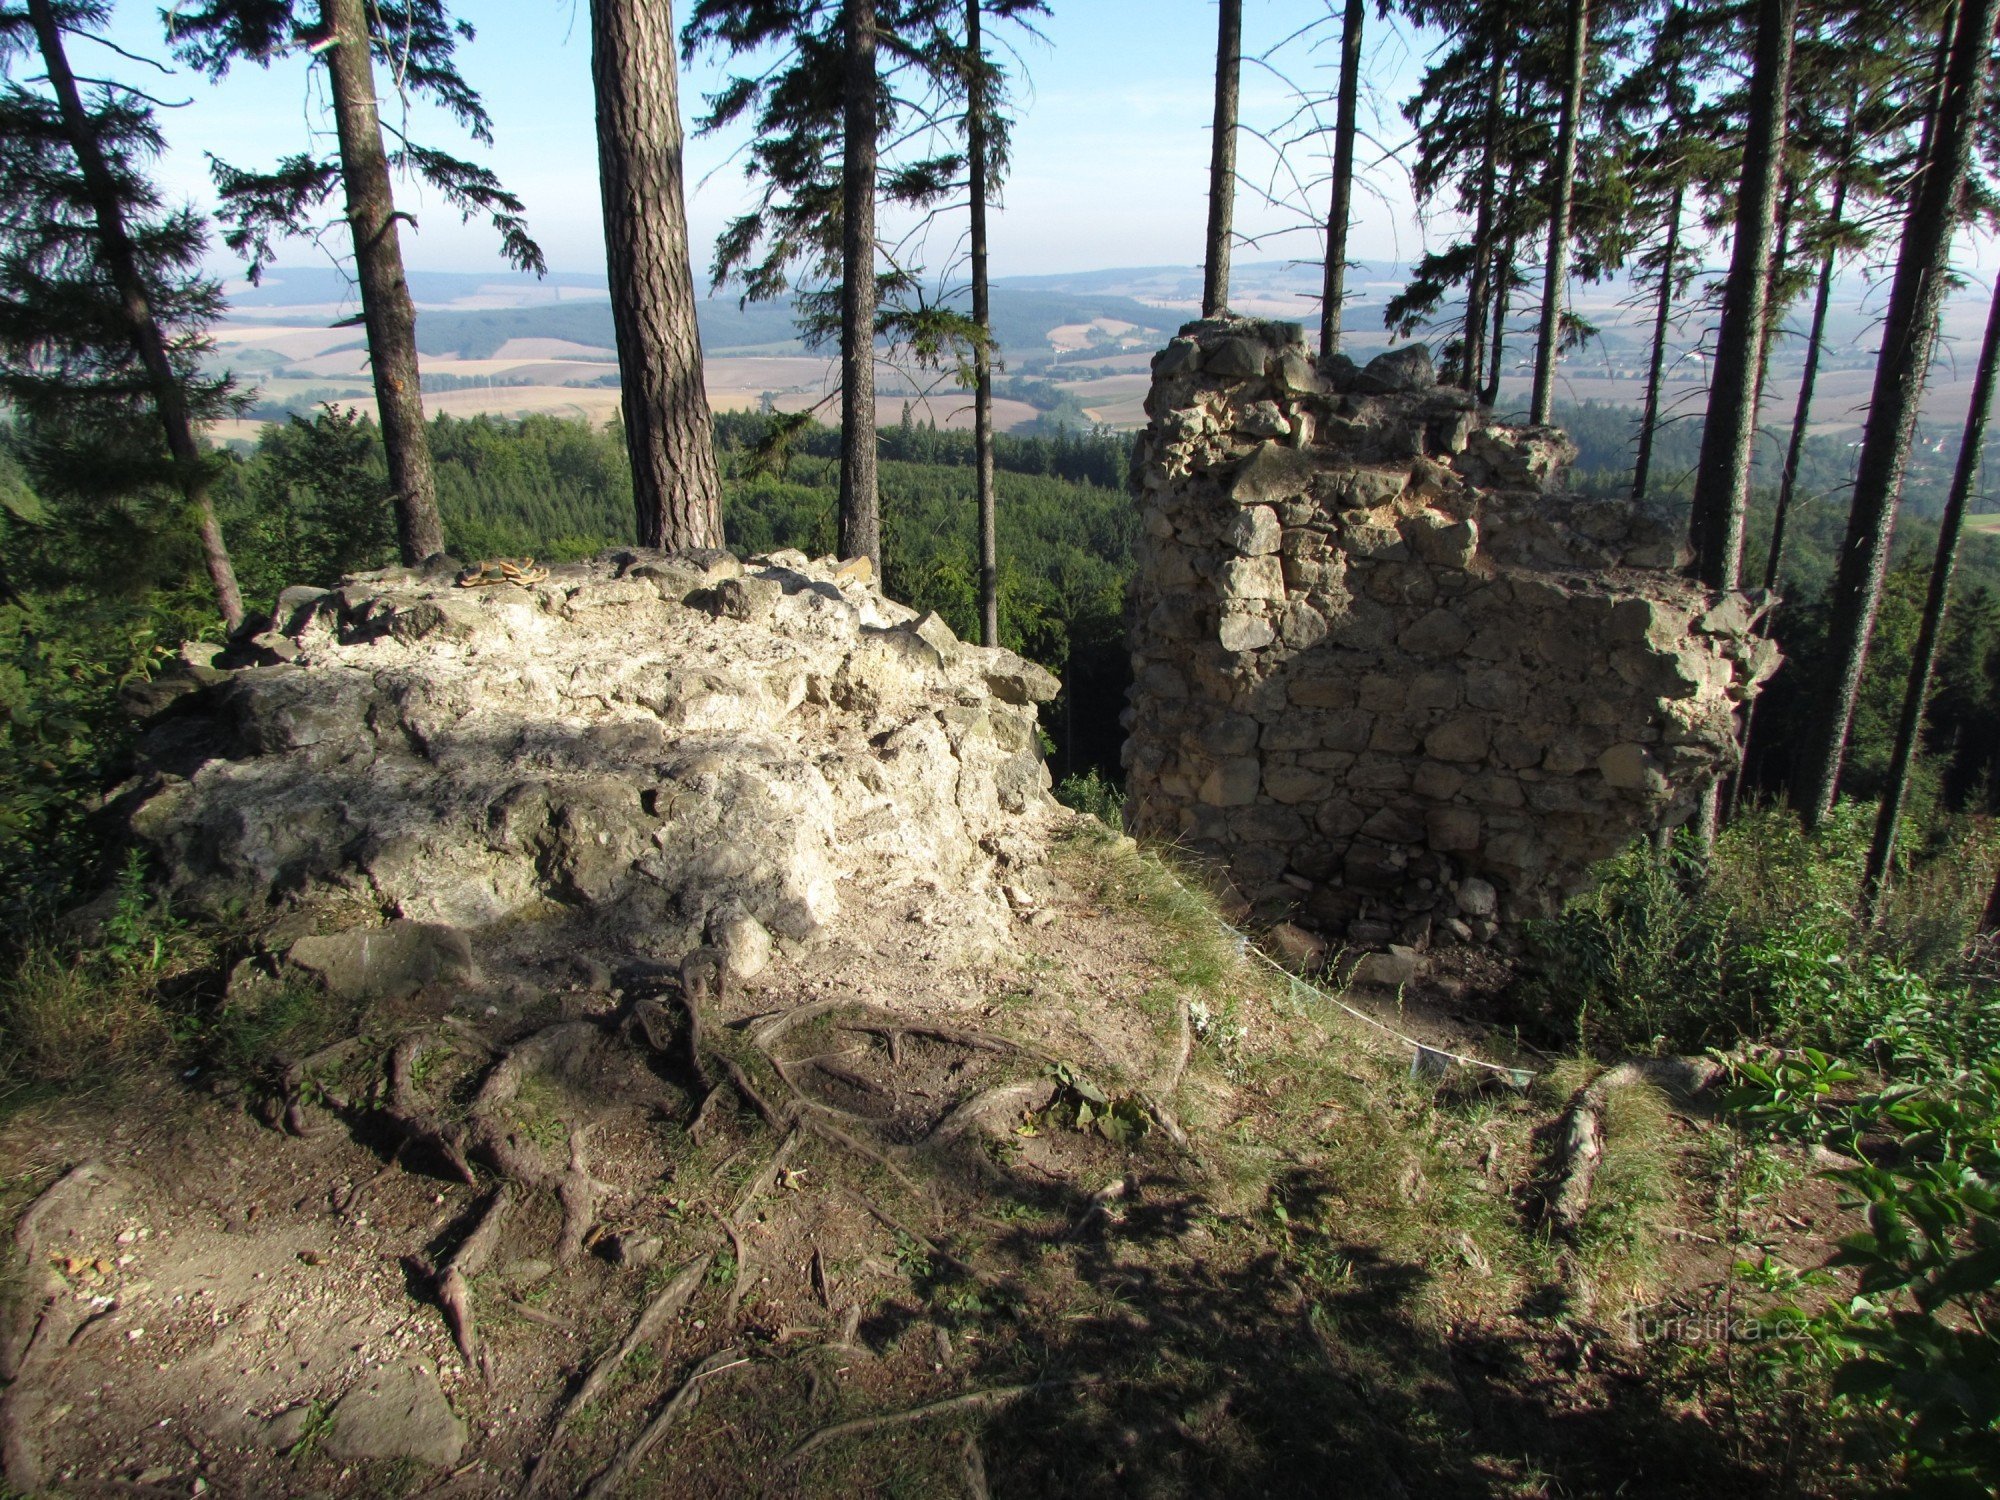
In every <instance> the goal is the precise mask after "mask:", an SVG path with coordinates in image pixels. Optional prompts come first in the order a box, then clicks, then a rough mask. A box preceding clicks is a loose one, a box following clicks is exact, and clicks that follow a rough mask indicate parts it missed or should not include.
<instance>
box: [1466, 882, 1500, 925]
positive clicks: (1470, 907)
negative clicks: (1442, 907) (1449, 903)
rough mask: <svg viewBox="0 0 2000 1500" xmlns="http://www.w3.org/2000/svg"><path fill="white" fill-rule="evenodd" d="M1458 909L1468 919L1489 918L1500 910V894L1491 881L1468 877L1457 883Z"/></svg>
mask: <svg viewBox="0 0 2000 1500" xmlns="http://www.w3.org/2000/svg"><path fill="white" fill-rule="evenodd" d="M1458 909H1459V910H1460V911H1461V912H1463V913H1464V914H1465V915H1466V916H1468V917H1491V916H1493V915H1494V914H1496V913H1497V912H1498V911H1499V910H1500V893H1499V892H1498V891H1497V890H1495V889H1494V888H1493V884H1492V882H1491V881H1487V880H1482V879H1480V878H1479V877H1478V876H1477V875H1468V876H1466V877H1465V879H1463V880H1461V881H1460V882H1459V883H1458Z"/></svg>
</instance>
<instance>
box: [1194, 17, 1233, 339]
mask: <svg viewBox="0 0 2000 1500" xmlns="http://www.w3.org/2000/svg"><path fill="white" fill-rule="evenodd" d="M1217 11H1218V15H1217V21H1216V39H1215V123H1214V128H1213V133H1212V135H1211V137H1210V140H1209V153H1208V233H1207V237H1206V239H1205V241H1204V246H1205V248H1204V251H1203V254H1202V270H1201V315H1202V316H1203V317H1204V318H1219V317H1222V316H1224V315H1225V314H1226V313H1227V312H1228V311H1229V257H1230V251H1231V249H1232V248H1233V238H1232V237H1233V235H1234V233H1235V230H1234V227H1233V226H1234V224H1235V221H1236V117H1237V112H1238V107H1239V106H1238V100H1239V98H1240V95H1241V91H1242V81H1243V0H1221V3H1220V5H1219V6H1218V7H1217Z"/></svg>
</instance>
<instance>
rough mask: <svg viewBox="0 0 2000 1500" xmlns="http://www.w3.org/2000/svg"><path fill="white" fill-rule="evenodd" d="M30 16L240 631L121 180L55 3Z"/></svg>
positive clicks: (183, 400) (205, 553)
mask: <svg viewBox="0 0 2000 1500" xmlns="http://www.w3.org/2000/svg"><path fill="white" fill-rule="evenodd" d="M28 15H29V19H30V20H31V22H32V23H33V25H34V29H35V41H36V44H37V46H38V47H39V48H40V51H41V54H42V66H43V67H44V68H45V69H47V71H48V76H49V86H50V87H51V88H52V89H53V90H54V91H55V96H56V108H57V109H58V110H59V111H60V112H61V115H62V122H63V134H64V135H65V136H67V137H68V138H69V144H70V149H71V150H72V151H73V152H75V153H76V165H77V170H78V172H79V173H80V174H81V175H82V177H83V187H84V193H85V195H86V196H87V197H88V199H89V200H90V211H91V214H92V216H93V217H94V218H95V219H96V221H97V243H98V248H99V250H100V251H101V253H102V254H103V256H104V266H105V270H106V271H107V272H108V273H109V274H110V277H111V284H112V286H113V288H114V289H115V290H116V291H117V293H118V305H119V310H120V312H121V313H122V314H123V316H124V321H125V331H126V333H127V335H128V336H129V337H130V338H131V340H132V347H133V349H134V351H135V352H136V353H137V354H138V356H139V363H140V364H141V365H143V366H144V367H145V371H146V381H147V383H148V384H149V385H150V386H151V387H152V394H153V409H154V411H155V412H156V413H157V414H158V416H159V419H160V426H161V428H162V429H163V430H164V431H165V434H166V439H167V454H168V456H169V457H170V458H172V460H173V465H174V480H175V484H176V485H177V487H178V488H179V489H180V492H181V495H182V497H183V498H184V499H185V500H186V501H187V503H188V507H189V508H190V509H191V510H192V511H193V512H194V514H195V529H196V530H197V531H198V532H199V533H200V536H201V555H202V560H203V562H204V563H205V564H206V565H207V568H208V579H209V582H210V584H211V585H213V587H214V589H215V603H216V607H217V609H218V610H220V611H221V614H222V619H223V623H224V624H226V625H227V626H228V627H229V628H230V629H231V630H234V629H235V628H236V627H237V626H239V625H241V624H242V623H243V595H242V593H241V592H240V591H239V590H238V589H237V586H236V569H235V567H234V566H233V565H232V564H231V562H230V560H229V549H228V548H227V547H225V546H224V545H223V542H222V526H221V524H220V523H219V522H218V521H217V520H216V518H215V501H214V498H213V496H212V495H211V494H210V492H209V475H208V465H207V463H206V462H204V460H203V458H202V453H201V444H200V443H199V442H198V441H197V440H196V438H195V432H194V418H193V414H192V413H191V412H190V411H189V409H188V400H187V390H186V388H185V387H184V386H183V385H182V384H181V380H180V377H179V376H178V375H177V374H176V373H175V372H174V365H173V360H172V358H171V356H169V354H168V353H167V340H166V336H165V335H164V334H163V333H161V332H160V324H159V320H158V319H157V318H156V317H154V316H153V304H152V298H151V297H150V296H149V295H148V293H147V291H146V278H145V275H144V273H143V272H142V271H141V270H140V269H139V256H138V252H137V250H136V249H135V248H134V247H133V244H132V236H131V232H130V231H129V230H128V229H127V228H126V227H125V209H124V202H123V199H122V198H121V196H120V194H119V191H118V182H117V179H116V178H115V177H114V176H113V174H112V171H111V166H110V163H108V162H107V161H106V160H105V159H104V151H103V148H102V147H100V146H99V145H98V141H97V132H96V130H95V128H94V127H93V126H92V124H91V121H90V116H89V114H88V112H87V111H86V110H85V109H84V107H83V97H82V95H81V94H80V93H79V92H78V90H77V86H76V74H75V73H74V72H73V71H71V69H70V65H69V56H68V54H67V53H66V52H64V50H63V43H62V27H61V25H60V24H59V23H58V22H57V19H56V14H55V10H54V7H53V6H52V5H51V4H50V0H28Z"/></svg>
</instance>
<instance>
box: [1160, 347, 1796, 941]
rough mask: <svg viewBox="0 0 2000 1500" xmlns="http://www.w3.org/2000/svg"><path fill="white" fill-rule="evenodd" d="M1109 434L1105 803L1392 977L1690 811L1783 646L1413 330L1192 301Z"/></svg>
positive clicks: (1535, 904)
mask: <svg viewBox="0 0 2000 1500" xmlns="http://www.w3.org/2000/svg"><path fill="white" fill-rule="evenodd" d="M1146 411H1147V414H1148V416H1149V417H1150V418H1151V423H1150V425H1149V426H1148V428H1147V430H1146V433H1145V435H1144V438H1143V440H1142V441H1141V443H1140V445H1139V448H1138V451H1137V453H1136V455H1135V458H1134V467H1133V483H1134V486H1135V488H1136V490H1137V492H1138V496H1139V501H1140V508H1141V513H1142V517H1143V532H1144V534H1143V539H1142V541H1141V544H1140V549H1139V576H1138V581H1137V583H1136V585H1135V590H1134V598H1133V602H1132V620H1131V625H1132V643H1133V670H1134V676H1135V682H1134V685H1133V687H1132V689H1131V694H1130V696H1131V707H1130V709H1129V710H1128V712H1127V715H1126V720H1125V723H1126V727H1127V730H1128V733H1129V736H1130V738H1129V739H1128V741H1127V743H1126V747H1125V761H1126V767H1127V771H1128V775H1129V782H1128V790H1129V795H1130V801H1129V803H1128V809H1127V817H1128V820H1129V822H1130V825H1131V827H1132V831H1133V832H1134V833H1135V834H1138V835H1140V836H1142V837H1150V838H1154V839H1160V840H1167V841H1172V842H1175V843H1177V844H1179V845H1180V846H1181V847H1182V848H1184V849H1185V850H1187V851H1188V852H1190V853H1191V854H1193V855H1195V856H1197V857H1198V858H1201V859H1204V860H1207V861H1213V862H1215V863H1216V864H1218V865H1219V866H1220V867H1221V870H1222V871H1223V872H1226V876H1227V879H1228V881H1229V882H1231V883H1232V884H1233V886H1234V891H1233V892H1231V893H1226V894H1229V895H1230V896H1231V897H1232V904H1233V905H1234V906H1235V908H1236V910H1237V911H1238V912H1239V913H1241V914H1246V915H1249V916H1250V917H1251V918H1252V919H1254V920H1255V921H1258V922H1260V923H1277V922H1281V921H1287V920H1289V921H1291V922H1293V923H1295V924H1297V925H1299V926H1302V927H1304V928H1307V929H1310V930H1311V931H1312V932H1316V933H1318V934H1321V935H1323V936H1324V937H1325V938H1326V939H1327V940H1329V941H1331V942H1333V943H1335V944H1339V945H1345V946H1348V947H1352V948H1361V949H1368V950H1377V951H1378V952H1379V951H1380V950H1383V949H1389V950H1391V951H1390V954H1389V955H1388V960H1387V961H1386V962H1384V961H1382V960H1364V962H1365V963H1371V962H1372V963H1373V964H1374V966H1375V967H1376V968H1377V969H1379V970H1380V972H1381V974H1382V975H1383V976H1385V977H1403V976H1404V975H1405V974H1406V972H1407V970H1408V967H1409V965H1410V962H1411V960H1412V958H1413V950H1420V949H1422V948H1423V947H1424V946H1425V945H1427V944H1428V943H1430V942H1432V941H1438V940H1442V941H1451V940H1457V941H1462V942H1463V941H1481V942H1485V941H1490V940H1491V939H1492V938H1493V937H1494V936H1495V935H1496V934H1497V933H1498V932H1500V931H1501V930H1502V929H1503V928H1504V927H1505V925H1506V924H1508V923H1510V922H1512V921H1514V920H1517V919H1519V918H1521V917H1525V916H1532V915H1537V914H1541V913H1545V912H1548V911H1550V910H1551V909H1553V907H1554V906H1555V905H1557V904H1558V903H1559V902H1560V900H1561V899H1562V898H1563V897H1564V896H1565V895H1567V894H1569V893H1571V892H1572V891H1574V890H1576V889H1577V888H1579V887H1580V886H1581V884H1582V883H1583V882H1584V880H1585V879H1586V878H1587V872H1588V870H1589V868H1590V866H1591V865H1592V864H1594V863H1595V862H1596V861H1598V860H1601V859H1603V858H1605V857H1607V856H1609V855H1611V854H1613V853H1615V852H1617V851H1618V850H1619V849H1621V848H1622V847H1624V846H1625V845H1626V844H1627V843H1629V842H1630V841H1631V840H1632V839H1633V838H1634V837H1635V836H1637V835H1639V834H1642V833H1645V832H1647V831H1649V830H1656V829H1659V828H1662V827H1665V826H1671V825H1674V824H1678V823H1680V822H1683V821H1685V820H1686V819H1687V817H1688V816H1689V815H1690V814H1691V813H1692V811H1693V810H1694V808H1695V806H1696V805H1697V803H1698V801H1699V799H1700V795H1701V793H1702V792H1703V790H1704V789H1705V788H1706V787H1707V786H1709V785H1710V784H1712V783H1713V781H1714V779H1715V778H1716V776H1717V775H1718V774H1719V773H1720V772H1721V771H1722V770H1723V769H1725V768H1726V767H1727V766H1729V765H1731V764H1733V761H1734V757H1735V754H1736V750H1735V715H1736V709H1737V707H1738V706H1739V705H1740V704H1741V703H1742V702H1743V701H1744V700H1745V699H1747V698H1748V697H1749V696H1750V695H1751V694H1753V693H1754V692H1755V691H1756V689H1757V687H1758V685H1759V684H1761V683H1762V682H1763V681H1764V679H1765V678H1767V677H1768V676H1769V675H1770V673H1771V672H1772V671H1774V670H1775V669H1776V667H1777V654H1776V650H1775V648H1774V647H1773V646H1772V645H1771V644H1770V643H1769V642H1767V641H1765V640H1763V639H1761V638H1760V637H1758V636H1756V635H1754V634H1752V632H1751V626H1752V625H1753V624H1754V622H1755V619H1756V614H1757V601H1754V600H1752V599H1751V598H1749V597H1746V596H1744V595H1729V596H1715V595H1711V594H1708V593H1705V592H1703V591H1702V590H1700V589H1698V588H1696V587H1695V586H1693V585H1691V584H1690V583H1689V582H1688V581H1687V580H1686V579H1685V578H1683V577H1682V576H1681V575H1680V573H1679V571H1678V570H1679V568H1680V567H1681V566H1682V565H1684V563H1685V560H1686V559H1685V554H1684V553H1683V552H1682V550H1681V548H1680V545H1679V543H1678V540H1677V538H1676V537H1675V536H1674V535H1672V534H1671V533H1670V532H1669V531H1667V530H1666V529H1665V528H1664V527H1663V526H1662V524H1661V523H1660V522H1658V521H1657V520H1655V519H1653V518H1652V517H1650V516H1649V515H1647V514H1645V513H1644V512H1642V511H1640V510H1639V509H1637V508H1635V507H1633V506H1632V505H1630V504H1627V503H1624V502H1622V501H1593V500H1585V499H1580V498H1577V497H1574V496H1571V495H1568V494H1566V493H1565V492H1564V490H1563V488H1562V475H1563V472H1564V470H1565V468H1566V467H1567V465H1568V464H1569V463H1570V462H1571V461H1572V460H1573V459H1574V458H1575V449H1574V447H1573V446H1572V445H1571V444H1570V443H1569V440H1568V439H1567V438H1566V437H1565V436H1564V435H1563V434H1562V433H1561V432H1559V431H1557V430H1556V429H1553V428H1547V427H1527V428H1520V427H1509V426H1504V425H1501V424H1499V423H1497V422H1496V421H1495V420H1494V418H1493V416H1492V414H1491V413H1490V412H1487V411H1483V410H1481V409H1479V408H1478V407H1477V406H1476V404H1475V403H1474V401H1473V400H1472V398H1470V397H1469V396H1467V395H1466V394H1465V393H1463V392H1461V391H1457V390H1453V389H1448V388H1444V387H1440V386H1438V385H1437V384H1436V379H1435V375H1434V372H1433V370H1432V367H1431V361H1430V356H1429V354H1428V352H1427V351H1426V350H1424V349H1423V348H1422V347H1421V346H1415V345H1412V346H1406V347H1404V348H1401V349H1397V350H1394V351H1391V352H1390V353H1388V354H1385V355H1383V356H1381V357H1380V358H1378V359H1376V360H1375V361H1373V362H1372V363H1371V364H1369V365H1368V366H1367V367H1366V368H1359V367H1357V366H1355V365H1354V364H1353V363H1352V362H1351V361H1349V360H1346V359H1344V358H1341V357H1338V356H1336V358H1335V359H1334V360H1332V361H1330V362H1328V363H1327V364H1326V365H1324V366H1322V365H1320V364H1318V363H1317V362H1316V361H1315V360H1314V359H1313V358H1312V357H1311V356H1310V355H1309V354H1308V352H1307V350H1306V349H1305V347H1304V345H1303V342H1302V335H1301V331H1300V329H1299V328H1298V327H1297V326H1295V325H1290V324H1280V323H1266V322H1260V321H1254V320H1248V319H1217V320H1211V321H1206V322H1200V323H1193V324H1190V325H1188V326H1187V327H1186V328H1184V329H1182V331H1181V334H1180V336H1179V337H1177V338H1176V339H1174V340H1173V341H1172V342H1171V343H1170V344H1168V346H1167V347H1166V349H1165V350H1163V351H1162V352H1161V353H1160V354H1159V355H1158V356H1157V357H1156V358H1155V359H1154V362H1153V387H1152V391H1151V394H1150V395H1149V397H1148V399H1147V403H1146Z"/></svg>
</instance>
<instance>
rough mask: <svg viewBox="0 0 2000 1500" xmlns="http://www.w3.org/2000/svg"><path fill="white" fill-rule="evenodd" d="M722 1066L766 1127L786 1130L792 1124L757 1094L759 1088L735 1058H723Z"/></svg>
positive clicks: (731, 1082) (768, 1101) (769, 1102)
mask: <svg viewBox="0 0 2000 1500" xmlns="http://www.w3.org/2000/svg"><path fill="white" fill-rule="evenodd" d="M722 1065H723V1067H724V1068H725V1069H727V1070H728V1072H729V1082H730V1084H731V1085H732V1086H733V1087H734V1088H735V1090H736V1092H737V1093H739V1094H741V1095H742V1096H743V1100H744V1102H745V1103H746V1104H748V1105H749V1106H750V1107H751V1108H752V1109H754V1110H756V1111H757V1114H758V1116H759V1117H760V1118H761V1119H762V1120H763V1122H764V1123H765V1124H766V1125H768V1126H770V1127H771V1128H772V1129H773V1130H784V1129H786V1128H787V1127H788V1126H789V1125H790V1124H791V1121H790V1120H789V1119H787V1118H786V1117H785V1116H783V1115H781V1114H779V1113H778V1111H777V1110H775V1109H773V1108H772V1107H771V1101H770V1100H768V1099H766V1098H765V1097H764V1096H763V1095H762V1094H760V1093H758V1092H757V1086H756V1085H755V1084H753V1083H752V1082H751V1081H750V1075H749V1074H747V1073H745V1072H744V1071H743V1068H742V1066H741V1065H740V1064H739V1063H738V1062H737V1061H736V1059H735V1058H733V1057H725V1058H723V1060H722Z"/></svg>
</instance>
